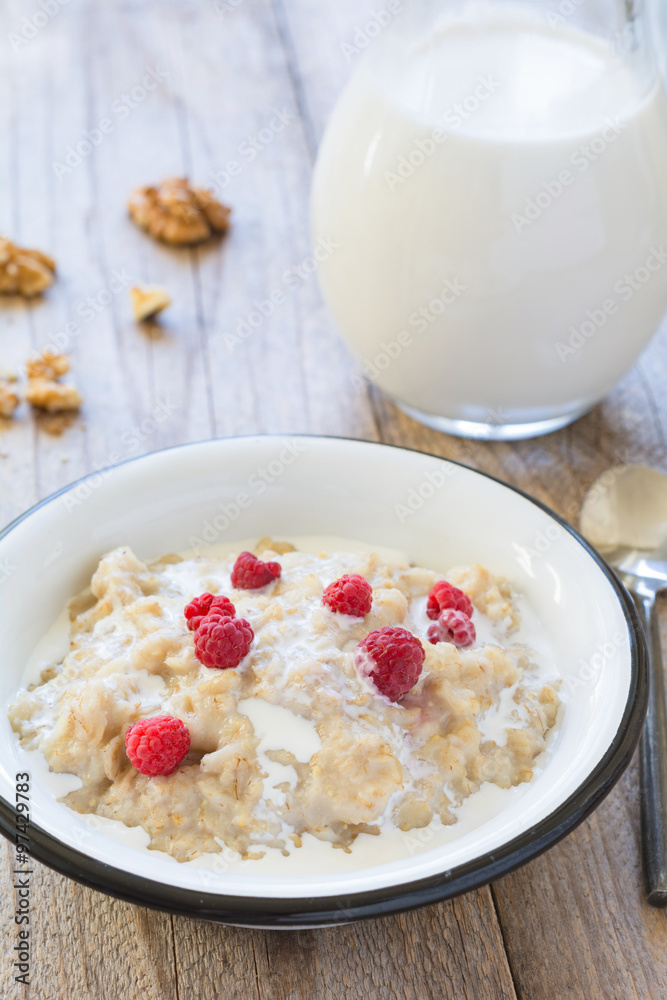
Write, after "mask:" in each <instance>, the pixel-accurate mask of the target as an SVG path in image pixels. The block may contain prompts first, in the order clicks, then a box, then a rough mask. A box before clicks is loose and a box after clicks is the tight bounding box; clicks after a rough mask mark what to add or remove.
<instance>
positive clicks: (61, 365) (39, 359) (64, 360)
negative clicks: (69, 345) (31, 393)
mask: <svg viewBox="0 0 667 1000" xmlns="http://www.w3.org/2000/svg"><path fill="white" fill-rule="evenodd" d="M25 367H26V371H27V373H28V378H49V379H54V378H58V376H59V375H64V374H65V372H68V371H69V358H68V357H67V355H66V354H54V353H53V352H52V351H49V350H48V348H47V349H46V350H44V351H42V353H41V354H36V355H33V357H32V358H28V360H27V361H26V365H25Z"/></svg>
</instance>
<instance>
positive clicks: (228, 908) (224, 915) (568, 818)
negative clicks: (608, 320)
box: [0, 434, 648, 928]
mask: <svg viewBox="0 0 667 1000" xmlns="http://www.w3.org/2000/svg"><path fill="white" fill-rule="evenodd" d="M284 437H289V438H308V439H310V440H322V441H346V442H348V443H350V444H353V445H359V446H362V447H367V448H396V449H397V450H398V451H408V452H411V453H414V454H418V455H424V456H426V457H427V458H435V459H438V460H439V461H443V462H448V463H451V464H453V465H459V466H461V467H462V468H464V469H467V470H468V471H469V472H472V473H474V474H475V475H478V476H483V477H484V478H486V479H491V480H493V481H494V482H496V483H498V484H499V485H501V486H503V487H504V488H505V489H508V490H512V492H514V493H517V494H518V495H519V496H522V497H523V498H524V499H526V500H528V501H529V502H530V503H532V504H534V505H535V506H536V507H538V508H539V509H540V510H542V511H544V512H545V513H546V514H548V515H549V516H550V517H551V518H552V519H553V520H554V521H556V522H557V524H559V525H560V526H561V527H562V528H564V529H565V530H566V531H567V532H568V533H569V534H570V535H572V537H573V538H575V539H576V540H577V541H578V542H579V544H580V545H581V546H582V547H583V548H584V549H585V551H586V552H587V553H588V555H589V556H590V557H591V558H592V559H593V560H594V562H595V563H597V565H598V566H599V568H600V569H601V570H602V572H603V574H604V575H605V576H606V577H607V579H608V580H609V582H610V584H611V586H612V588H613V589H614V591H615V593H616V596H617V598H618V600H619V603H620V605H621V608H622V610H623V614H624V616H625V621H626V625H627V629H628V633H629V638H630V655H631V664H630V689H629V692H628V699H627V701H626V705H625V710H624V712H623V717H622V719H621V723H620V725H619V727H618V730H617V732H616V735H615V736H614V739H613V740H612V741H611V743H610V745H609V747H608V748H607V751H606V752H605V754H604V756H603V757H602V759H601V760H600V761H599V762H598V763H597V765H596V766H595V768H593V770H592V771H591V772H590V773H589V774H588V776H587V777H586V779H585V780H584V781H583V782H582V783H581V785H580V786H579V787H578V788H577V790H576V791H575V792H574V793H573V794H572V795H571V796H569V798H567V799H566V800H565V801H564V802H562V803H561V804H560V805H559V806H558V807H557V808H556V809H554V810H553V812H551V813H549V815H548V816H546V817H545V818H544V819H543V820H541V821H540V822H539V823H536V824H535V825H534V826H532V827H531V828H530V829H528V830H525V831H524V832H523V833H522V834H520V835H519V836H518V837H515V838H514V839H513V840H511V841H508V842H507V843H505V844H503V845H501V846H500V847H498V848H497V849H495V850H493V851H491V852H489V853H486V854H482V855H479V856H478V857H476V858H474V859H472V860H471V861H468V862H466V863H464V864H462V865H457V866H456V867H455V868H453V869H450V870H445V871H443V872H440V873H438V874H436V875H431V876H429V877H428V878H423V879H418V880H415V881H412V882H406V883H402V884H398V885H389V886H386V887H384V888H380V889H373V890H368V891H361V892H356V893H352V894H350V895H346V896H336V895H333V896H326V897H325V896H316V897H302V898H299V897H297V898H287V897H285V898H277V897H275V898H270V899H263V898H260V897H255V896H228V895H225V894H222V893H215V892H204V891H199V890H197V889H184V888H180V887H178V886H173V885H169V884H165V883H162V882H156V881H154V880H152V879H148V878H144V877H143V876H140V875H134V874H132V873H130V872H127V871H124V870H123V869H119V868H114V867H113V866H111V865H107V864H104V863H103V862H101V861H97V860H96V859H95V858H91V857H89V856H88V855H87V854H84V853H82V852H81V851H78V850H76V849H75V848H73V847H70V846H69V845H67V844H64V843H62V842H61V841H59V840H58V839H57V838H55V837H53V836H51V834H49V833H47V832H46V831H45V830H43V829H41V828H40V827H39V826H38V825H36V824H33V823H32V821H31V823H30V828H29V835H30V849H29V850H30V854H31V856H32V857H34V858H36V859H37V860H38V861H41V862H43V863H44V864H45V865H47V866H48V867H50V868H53V869H54V870H55V871H57V872H60V873H61V874H63V875H67V876H68V877H69V878H72V879H74V880H75V881H76V882H79V883H81V884H82V885H86V886H89V887H91V888H93V889H97V890H99V891H100V892H104V893H106V894H107V895H111V896H115V897H117V898H119V899H123V900H126V901H127V902H130V903H135V904H136V905H138V906H148V907H151V908H153V909H158V910H166V911H168V912H171V913H176V914H182V915H184V916H189V917H198V918H200V919H204V920H212V921H216V922H221V923H228V924H235V925H237V926H245V927H274V928H280V927H285V928H288V927H313V926H322V925H331V924H339V923H347V922H350V921H353V920H362V919H364V918H369V917H381V916H389V915H391V914H394V913H400V912H402V911H405V910H410V909H415V908H416V907H420V906H426V905H428V904H431V903H438V902H441V901H442V900H445V899H449V898H451V897H453V896H458V895H460V894H461V893H464V892H469V891H470V890H472V889H476V888H478V887H479V886H482V885H486V884H487V883H488V882H491V881H493V880H495V879H497V878H500V877H501V876H503V875H507V874H508V873H509V872H511V871H514V869H516V868H519V867H520V866H521V865H524V864H526V863H527V862H528V861H531V860H533V858H536V857H537V856H538V855H540V854H542V853H543V852H544V851H545V850H547V849H548V848H549V847H552V846H553V845H554V844H555V843H557V841H559V840H561V839H562V838H563V837H564V836H566V834H568V833H570V832H571V831H572V830H573V829H574V828H575V827H576V826H578V825H579V824H580V823H581V822H582V821H583V820H584V819H585V818H586V817H587V816H588V815H589V813H591V812H592V811H593V809H595V808H596V806H597V805H598V804H599V803H600V802H601V801H602V799H603V798H604V797H605V796H606V795H607V794H608V793H609V791H610V790H611V788H612V787H613V786H614V785H615V783H616V782H617V781H618V779H619V778H620V776H621V774H622V773H623V771H624V770H625V768H626V767H627V765H628V764H629V762H630V759H631V757H632V755H633V752H634V750H635V748H636V746H637V743H638V740H639V737H640V734H641V731H642V727H643V724H644V717H645V715H646V707H647V704H648V668H647V655H646V647H645V642H644V637H643V632H642V629H641V626H640V624H639V619H638V617H637V612H636V609H635V606H634V602H633V600H632V598H631V597H630V595H629V593H628V591H627V590H626V589H625V587H624V586H623V584H622V583H621V582H620V581H619V579H618V578H617V577H616V575H615V574H614V572H613V571H612V569H611V568H610V567H609V566H608V564H607V563H606V562H605V561H604V559H603V558H602V557H601V556H600V555H599V553H598V552H597V551H596V550H595V549H594V548H593V547H592V546H591V545H589V543H588V542H587V541H586V540H585V539H584V538H583V537H582V536H581V535H580V534H579V533H578V532H577V531H576V530H575V529H574V528H572V527H571V525H569V524H568V523H567V521H565V520H563V518H561V517H559V515H558V514H556V513H554V511H552V510H551V509H550V508H549V507H548V506H547V505H546V504H543V503H541V502H540V501H539V500H536V499H535V498H534V497H532V496H530V494H528V493H525V492H524V491H523V490H521V489H519V488H518V487H516V486H512V485H511V484H509V483H506V482H503V480H502V479H498V478H497V477H496V476H492V475H489V473H486V472H480V471H479V470H477V469H472V468H470V466H467V465H465V464H464V463H463V462H456V461H454V460H453V459H449V458H443V457H442V456H441V455H433V454H432V453H430V452H424V451H419V449H416V448H407V447H405V446H403V445H393V444H385V443H383V442H374V441H364V440H363V439H359V438H347V437H343V436H334V435H328V436H325V435H319V434H312V435H311V434H289V435H288V434H261V435H255V434H253V435H242V436H237V437H232V438H212V439H209V440H205V441H196V442H191V443H188V444H181V445H173V446H172V447H171V448H162V449H160V450H159V451H156V452H150V453H148V454H147V455H139V456H136V457H134V458H130V459H127V460H126V461H123V462H118V463H116V464H115V465H113V466H109V467H108V468H109V469H115V468H119V467H120V466H124V465H129V464H131V463H133V462H138V461H141V460H142V459H146V458H149V457H150V456H151V455H154V454H161V453H164V452H169V451H178V450H181V449H186V448H193V447H194V448H196V447H197V446H202V445H208V444H211V443H214V442H216V441H239V440H253V439H255V440H256V439H257V438H260V439H263V438H284ZM97 474H98V473H96V472H92V473H89V474H88V475H86V476H82V477H81V478H80V479H77V480H75V481H74V482H72V483H69V484H68V485H67V486H65V487H63V489H61V490H57V491H56V492H55V493H52V494H51V495H50V496H48V497H46V498H45V499H44V500H41V501H39V503H37V504H35V505H34V506H33V507H31V508H30V509H29V510H27V511H25V512H24V513H23V514H21V515H20V516H19V517H17V518H15V520H13V521H12V522H11V523H10V524H8V525H7V526H6V527H5V528H4V530H3V531H2V532H0V540H2V539H3V538H4V537H5V536H6V535H8V534H9V533H10V532H11V531H12V530H13V529H14V528H15V527H16V526H17V525H18V524H20V523H21V522H23V521H25V520H26V519H27V518H29V517H30V516H31V515H32V514H34V513H35V512H36V511H37V510H39V509H40V508H41V507H44V506H46V505H47V504H49V503H51V502H52V501H53V500H54V499H56V498H57V497H59V496H61V495H62V494H63V493H67V492H68V491H69V490H71V489H72V488H73V487H75V486H77V485H78V484H80V483H84V482H86V480H88V479H90V478H92V477H93V476H95V475H97ZM0 832H1V833H3V834H4V836H5V837H7V838H8V839H9V840H10V841H12V842H13V843H15V840H16V831H15V812H14V809H13V808H12V806H11V804H10V803H9V802H7V801H6V800H5V799H4V798H2V797H1V796H0Z"/></svg>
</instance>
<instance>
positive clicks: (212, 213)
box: [128, 177, 231, 246]
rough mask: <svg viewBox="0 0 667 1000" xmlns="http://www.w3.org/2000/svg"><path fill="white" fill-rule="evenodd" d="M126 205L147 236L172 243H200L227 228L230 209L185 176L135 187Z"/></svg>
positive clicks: (182, 244)
mask: <svg viewBox="0 0 667 1000" xmlns="http://www.w3.org/2000/svg"><path fill="white" fill-rule="evenodd" d="M128 207H129V211H130V216H131V218H132V219H134V221H135V222H136V223H137V225H139V226H141V228H142V229H145V230H146V232H147V233H148V234H149V236H152V237H153V239H156V240H162V241H163V242H164V243H170V244H172V245H173V246H189V245H190V246H192V245H194V244H196V243H203V242H205V241H206V240H208V239H209V238H210V237H211V236H212V235H213V234H214V233H226V232H227V230H228V229H229V216H230V214H231V209H230V208H227V206H226V205H223V204H221V202H219V201H216V199H215V198H214V197H213V195H212V193H211V192H210V191H208V190H207V189H206V188H199V187H194V185H192V184H190V182H189V181H188V179H187V177H172V178H169V179H168V180H164V181H162V183H161V184H158V185H157V187H152V186H148V187H141V188H137V190H136V191H133V192H132V194H131V196H130V200H129V204H128Z"/></svg>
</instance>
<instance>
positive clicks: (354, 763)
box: [10, 539, 559, 870]
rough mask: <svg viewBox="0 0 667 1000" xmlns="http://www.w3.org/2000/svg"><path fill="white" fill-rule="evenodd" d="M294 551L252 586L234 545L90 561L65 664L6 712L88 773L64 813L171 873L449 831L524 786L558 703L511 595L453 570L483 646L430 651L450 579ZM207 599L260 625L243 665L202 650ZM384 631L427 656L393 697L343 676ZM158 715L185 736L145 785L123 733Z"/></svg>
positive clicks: (366, 557)
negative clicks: (358, 609)
mask: <svg viewBox="0 0 667 1000" xmlns="http://www.w3.org/2000/svg"><path fill="white" fill-rule="evenodd" d="M293 541H294V542H295V545H296V548H295V550H294V551H284V550H285V549H286V548H291V546H286V545H282V546H276V547H277V548H280V551H279V552H275V551H272V550H271V548H267V545H270V544H272V543H268V542H266V543H264V544H263V545H262V546H260V552H259V554H260V555H261V557H262V558H263V559H267V560H268V559H275V560H278V561H279V562H280V564H281V570H282V572H281V576H280V578H279V579H277V580H276V581H275V582H274V583H271V584H269V585H267V586H266V587H263V588H260V589H258V590H254V591H250V590H246V591H243V590H238V589H235V588H234V587H232V585H231V580H230V575H231V570H232V567H233V565H234V562H235V559H236V555H237V554H238V552H233V553H229V554H218V553H214V552H211V553H204V554H202V555H201V556H198V557H192V558H181V557H177V556H173V557H169V558H168V559H165V560H159V561H157V562H155V563H151V564H149V565H147V564H146V563H144V562H142V561H141V560H139V559H138V558H137V557H136V556H135V555H134V554H133V553H132V552H131V551H130V550H129V549H128V548H120V549H117V550H115V551H114V552H111V553H109V554H108V555H107V556H105V557H104V558H103V559H102V560H101V562H100V565H99V567H98V569H97V571H96V572H95V575H94V576H93V580H92V584H91V589H90V591H87V592H85V593H84V594H82V595H80V596H79V597H78V598H76V599H75V600H74V601H73V602H72V605H71V607H70V618H71V622H70V640H69V652H67V655H65V657H64V659H61V657H59V656H55V657H54V659H55V660H56V662H53V663H52V664H50V665H49V666H48V667H46V669H45V670H43V671H42V672H41V676H40V677H39V678H38V683H37V684H36V685H35V686H33V687H31V689H30V690H27V691H26V690H24V691H22V692H20V693H19V695H18V697H17V699H16V701H15V703H14V705H13V706H12V708H11V710H10V719H11V722H12V725H13V727H14V729H15V730H16V732H17V734H18V735H19V737H20V739H21V742H22V744H23V746H24V747H25V748H26V749H29V750H34V751H39V752H40V753H41V754H43V755H44V757H45V759H46V761H47V763H48V765H49V766H50V768H51V769H52V771H54V772H63V773H65V774H73V775H77V776H78V778H79V779H80V787H79V788H77V789H76V790H74V791H71V792H70V793H69V794H68V795H66V796H65V797H64V799H63V801H64V802H65V803H66V804H67V805H68V806H69V807H70V808H72V809H74V810H76V811H78V812H80V813H83V814H86V813H88V814H94V815H95V816H97V817H104V818H105V819H106V820H115V821H119V822H120V823H122V824H125V827H135V828H136V827H138V828H140V829H141V830H143V831H145V834H146V836H147V840H148V844H149V846H150V848H151V849H153V850H159V851H165V852H167V853H169V854H170V855H171V856H172V857H174V858H176V859H177V860H178V861H181V862H188V861H193V859H197V858H200V857H201V856H202V855H205V856H209V855H214V854H216V852H220V851H223V850H226V851H228V852H230V851H231V852H233V853H234V855H235V856H238V857H240V858H244V859H246V861H254V860H257V862H258V863H259V859H261V858H262V857H263V856H265V855H267V854H270V853H273V854H274V855H277V856H280V855H281V854H282V855H291V856H292V857H291V858H290V860H289V862H288V861H286V859H285V858H283V862H284V863H288V864H291V863H292V860H293V859H295V858H298V854H299V850H300V848H301V845H302V843H303V841H304V839H307V840H308V842H309V843H312V842H320V843H321V844H322V845H323V847H326V848H327V849H330V847H331V845H334V846H336V847H340V848H343V849H344V850H345V851H349V850H350V849H351V847H353V846H354V843H355V841H356V839H357V838H359V837H368V836H370V837H375V836H377V835H378V834H384V836H385V838H386V837H391V836H392V835H396V834H400V833H401V832H402V833H404V834H405V833H407V832H409V831H414V830H423V829H424V828H426V827H428V826H437V827H440V828H445V827H447V826H449V825H454V824H455V823H456V822H457V813H458V810H459V809H460V808H461V807H462V804H463V803H464V801H465V800H467V799H468V797H469V796H473V795H474V794H475V793H477V792H478V790H479V789H480V788H482V786H485V788H488V787H490V786H493V787H495V788H496V790H499V789H509V788H511V787H514V786H518V785H520V784H523V783H526V782H528V781H530V779H531V778H532V776H533V774H534V772H535V769H536V767H538V766H539V759H540V755H541V754H542V753H543V752H544V750H545V747H546V745H547V737H548V734H549V731H550V729H551V728H552V727H553V726H554V724H555V721H556V715H557V709H558V704H559V700H558V695H557V693H556V689H555V688H556V685H554V684H552V683H549V680H552V681H553V680H554V676H553V671H550V670H549V669H547V670H545V666H544V664H543V663H541V662H540V660H541V658H540V657H539V656H538V655H537V654H536V653H535V652H534V651H533V650H532V649H531V648H530V647H529V646H527V645H526V644H525V642H524V641H523V638H524V637H523V633H522V625H521V614H520V611H519V607H518V597H517V595H515V594H513V593H512V591H511V588H510V586H509V584H508V583H507V582H506V581H505V580H503V579H501V578H498V577H495V576H494V575H493V574H491V573H490V572H489V571H488V570H486V569H485V568H484V567H482V566H479V565H475V566H471V567H458V568H454V569H452V570H450V571H449V572H448V573H447V574H446V576H447V579H448V580H450V581H451V583H453V584H455V585H456V586H457V587H459V588H460V589H461V590H462V591H464V592H465V593H466V594H467V595H468V596H469V597H470V598H471V600H472V603H473V606H474V610H473V616H472V620H473V621H474V622H475V625H476V629H477V640H476V642H475V644H474V645H473V646H471V647H470V648H466V649H458V648H457V647H456V645H454V644H452V643H449V642H438V643H437V644H435V645H433V644H431V642H429V641H428V640H427V637H426V634H427V630H428V627H429V625H430V624H432V621H431V620H430V619H429V618H428V617H427V614H426V602H427V596H428V595H429V593H430V592H431V590H432V588H433V586H434V584H435V583H437V582H438V581H439V580H441V579H443V575H442V574H437V573H434V572H432V571H430V570H426V569H421V568H419V567H415V566H411V565H410V564H409V563H408V562H407V561H406V560H405V559H403V558H402V557H400V556H399V555H397V554H396V555H395V554H391V553H385V552H383V553H382V554H379V553H373V552H370V551H363V550H362V551H358V550H357V551H349V550H348V551H341V550H340V549H334V550H330V551H326V550H322V549H319V548H318V547H316V546H312V545H306V544H303V545H301V543H300V541H299V540H298V539H295V540H293ZM299 548H301V549H305V548H310V549H311V551H300V550H299ZM351 548H352V547H351ZM349 573H356V574H360V575H361V576H363V577H364V579H365V580H367V581H368V583H369V584H370V585H371V587H372V594H373V601H372V608H371V610H370V612H369V613H368V614H366V615H365V616H364V617H363V618H362V619H360V618H353V617H352V616H350V615H346V614H336V613H335V612H332V611H331V610H330V609H329V608H328V607H327V606H325V605H324V604H323V602H322V595H323V592H324V589H325V588H326V587H328V586H329V584H331V583H332V582H333V581H334V580H337V579H339V578H340V577H341V576H342V575H343V574H349ZM205 591H208V592H209V593H218V594H224V595H227V596H228V597H230V598H231V599H232V600H233V602H234V605H235V607H236V614H237V615H239V616H243V617H244V618H245V619H247V620H248V621H249V622H250V623H251V624H252V627H253V629H254V635H255V637H254V641H253V644H252V647H251V649H250V652H249V654H248V655H247V656H246V658H245V659H244V660H243V661H242V662H241V663H240V664H239V666H238V667H237V668H236V669H222V670H216V669H209V668H207V667H204V666H203V665H202V664H201V663H200V662H198V660H197V659H196V657H195V655H194V646H193V633H192V632H190V631H189V630H188V628H187V625H186V621H185V618H184V615H183V610H184V606H185V605H186V604H187V603H188V602H189V601H190V600H191V599H192V598H193V596H196V595H198V594H201V593H203V592H205ZM383 627H402V628H404V629H406V630H408V631H409V632H410V633H411V634H412V635H413V636H414V637H416V638H417V639H419V641H421V642H422V643H423V646H424V650H425V661H424V666H423V671H422V673H421V676H420V677H419V680H418V681H417V683H416V684H415V685H414V687H413V688H412V689H411V690H410V691H409V692H408V693H407V694H406V695H405V696H404V697H403V698H401V699H400V701H398V702H396V703H392V702H390V701H389V700H388V699H387V698H386V697H383V696H382V695H381V694H380V693H379V692H378V690H377V689H376V688H375V687H374V686H373V684H372V683H371V682H370V681H369V679H368V678H367V677H364V676H363V675H362V674H361V673H360V672H359V670H358V669H357V666H356V664H355V658H354V650H355V648H356V646H357V645H358V644H359V642H360V641H361V640H363V639H364V637H365V636H367V635H368V634H369V632H372V631H373V630H376V629H382V628H383ZM549 666H550V665H549ZM549 674H551V676H548V675H549ZM157 715H169V716H174V717H176V718H177V719H179V720H182V722H183V723H184V724H185V725H186V726H187V728H188V730H189V732H190V736H191V741H192V742H191V748H190V753H189V754H188V756H187V757H186V758H185V759H184V760H183V762H182V764H181V765H180V766H179V767H178V768H177V770H176V771H174V772H173V773H171V774H167V775H161V776H158V777H149V776H146V775H144V774H141V773H139V772H138V771H137V770H136V768H134V767H133V766H132V765H131V763H130V762H129V760H128V758H127V756H126V753H125V750H124V736H125V733H126V732H127V730H128V728H129V727H130V726H131V725H132V724H133V723H135V722H136V721H137V720H138V719H143V718H146V717H151V716H157ZM428 843H429V841H428V839H426V840H425V844H428ZM288 870H291V869H288Z"/></svg>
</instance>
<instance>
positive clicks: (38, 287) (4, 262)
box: [0, 236, 56, 298]
mask: <svg viewBox="0 0 667 1000" xmlns="http://www.w3.org/2000/svg"><path fill="white" fill-rule="evenodd" d="M55 272H56V262H55V261H54V260H53V258H52V257H49V256H47V254H45V253H42V252H41V251H40V250H22V249H21V248H20V247H17V246H16V245H15V244H14V243H12V242H11V240H8V239H5V237H2V236H0V293H3V294H5V295H23V296H24V297H25V298H31V297H32V296H33V295H39V293H40V292H43V291H44V290H45V289H46V288H48V287H49V285H52V284H53V279H54V276H55Z"/></svg>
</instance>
